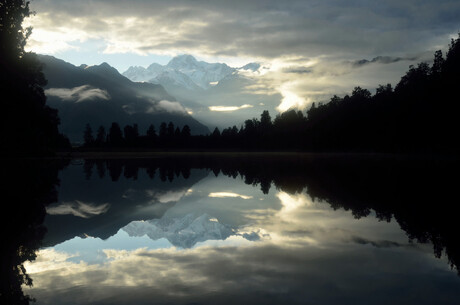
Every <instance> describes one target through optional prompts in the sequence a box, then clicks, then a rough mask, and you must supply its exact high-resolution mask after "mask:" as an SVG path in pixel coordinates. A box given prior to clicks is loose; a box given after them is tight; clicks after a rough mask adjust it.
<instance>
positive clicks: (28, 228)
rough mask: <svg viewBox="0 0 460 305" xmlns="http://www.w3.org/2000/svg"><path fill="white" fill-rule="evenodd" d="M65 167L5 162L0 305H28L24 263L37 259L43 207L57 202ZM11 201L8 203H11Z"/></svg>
mask: <svg viewBox="0 0 460 305" xmlns="http://www.w3.org/2000/svg"><path fill="white" fill-rule="evenodd" d="M63 166H64V164H63V163H62V162H57V161H48V162H47V161H41V162H38V161H26V160H19V161H17V160H15V161H12V160H4V166H3V168H2V171H1V174H0V177H1V181H2V184H1V187H0V188H1V194H2V196H3V200H5V201H6V200H8V201H9V202H4V203H5V204H8V208H7V210H4V214H3V215H4V216H5V219H4V220H3V221H2V226H3V228H2V232H3V233H4V234H3V240H2V251H1V257H0V258H1V259H0V262H1V263H0V266H1V272H0V276H1V281H0V283H1V286H0V303H1V304H29V302H30V301H31V300H32V298H31V297H29V296H27V295H24V293H23V291H22V287H21V286H22V285H28V286H31V285H32V279H31V278H30V277H29V275H28V274H27V273H26V270H25V268H24V265H23V264H24V262H26V261H31V260H34V259H35V258H36V251H37V250H38V248H39V247H40V243H41V240H42V239H43V236H44V234H45V232H46V229H45V227H44V226H43V225H42V224H43V220H44V217H45V214H46V210H45V206H46V205H48V204H50V203H52V202H55V201H57V190H56V186H57V184H58V178H57V174H58V170H59V169H60V168H62V167H63ZM10 200H11V201H10Z"/></svg>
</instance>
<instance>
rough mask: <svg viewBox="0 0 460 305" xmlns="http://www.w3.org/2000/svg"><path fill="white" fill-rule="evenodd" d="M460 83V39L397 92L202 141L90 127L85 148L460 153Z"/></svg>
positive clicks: (256, 122) (355, 98) (358, 94)
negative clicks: (459, 120)
mask: <svg viewBox="0 0 460 305" xmlns="http://www.w3.org/2000/svg"><path fill="white" fill-rule="evenodd" d="M459 79H460V34H459V38H457V39H452V40H451V43H450V45H449V48H448V52H447V54H446V57H445V58H444V56H443V53H442V51H436V52H435V54H434V60H433V63H432V65H429V64H428V63H426V62H421V63H419V64H418V65H417V66H410V67H409V70H408V71H407V72H406V74H405V75H404V76H403V77H402V78H401V80H400V81H399V83H398V84H397V85H396V86H395V87H394V88H393V86H392V85H391V84H386V85H379V86H378V88H376V90H375V94H372V93H371V92H370V91H369V90H367V89H364V88H362V87H360V86H357V87H355V88H354V89H353V91H352V92H351V94H350V95H345V96H343V97H339V96H337V95H334V96H333V97H332V98H331V99H330V101H329V102H327V103H318V104H316V103H313V104H312V105H311V107H310V108H309V109H308V110H306V111H305V112H302V111H298V110H289V111H286V112H283V113H281V114H278V115H277V116H276V117H275V118H274V119H273V120H272V118H271V116H270V114H269V112H268V111H263V113H262V114H261V116H260V119H258V118H253V119H249V120H246V121H245V122H244V124H242V125H241V126H240V127H237V126H232V127H228V128H225V129H223V130H222V131H221V130H219V129H218V128H215V129H214V131H213V132H212V133H210V134H208V135H201V136H191V131H190V128H189V127H188V126H184V127H183V128H182V129H180V128H179V127H175V126H174V124H173V123H172V122H170V123H169V124H166V123H162V124H161V126H160V132H159V134H158V135H157V134H156V132H155V128H154V126H153V125H151V126H150V128H149V130H147V131H146V134H145V135H142V136H141V135H139V132H138V130H137V125H136V124H134V125H132V126H129V125H128V126H126V127H125V128H124V129H123V132H122V131H121V129H120V127H119V126H118V124H116V123H114V124H112V126H111V127H110V131H109V133H108V135H107V136H106V135H105V129H103V127H100V128H99V130H98V132H97V136H96V137H95V138H93V137H92V131H91V128H90V127H88V126H87V128H86V130H85V133H84V139H85V146H89V147H91V146H92V147H94V146H101V145H102V146H104V145H106V146H109V147H117V146H118V147H123V146H124V147H150V148H152V147H156V148H159V149H164V148H185V149H198V150H272V151H273V150H275V151H276V150H299V151H334V152H337V151H346V152H454V153H458V152H459V151H460V145H459V143H458V141H457V140H456V139H457V137H458V131H459V124H458V113H459V110H460V103H459V102H460V101H459V94H458V89H457V86H458V80H459ZM104 139H105V141H104Z"/></svg>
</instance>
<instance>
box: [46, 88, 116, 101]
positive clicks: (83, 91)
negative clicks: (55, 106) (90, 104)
mask: <svg viewBox="0 0 460 305" xmlns="http://www.w3.org/2000/svg"><path fill="white" fill-rule="evenodd" d="M45 94H46V95H48V96H55V97H58V98H60V99H62V100H64V101H70V102H75V103H80V102H83V101H88V100H94V99H102V100H109V99H110V95H109V93H108V92H107V91H106V90H102V89H98V88H93V87H91V86H90V85H83V86H80V87H74V88H70V89H69V88H50V89H46V90H45Z"/></svg>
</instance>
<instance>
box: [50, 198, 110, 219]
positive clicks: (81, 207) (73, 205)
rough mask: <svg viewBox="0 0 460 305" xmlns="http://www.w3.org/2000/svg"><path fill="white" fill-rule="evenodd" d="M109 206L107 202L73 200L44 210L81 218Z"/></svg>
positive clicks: (102, 212) (101, 211) (101, 212)
mask: <svg viewBox="0 0 460 305" xmlns="http://www.w3.org/2000/svg"><path fill="white" fill-rule="evenodd" d="M109 208H110V204H109V203H104V204H100V205H94V204H92V203H85V202H82V201H79V200H75V201H72V202H64V203H62V204H60V205H58V206H50V207H47V208H46V212H47V213H48V214H50V215H73V216H77V217H81V218H91V217H93V216H97V215H101V214H104V213H106V212H107V211H108V210H109Z"/></svg>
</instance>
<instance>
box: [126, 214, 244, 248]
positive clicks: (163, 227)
mask: <svg viewBox="0 0 460 305" xmlns="http://www.w3.org/2000/svg"><path fill="white" fill-rule="evenodd" d="M122 230H124V231H125V232H127V233H128V235H129V236H143V235H147V236H148V237H150V238H151V239H152V240H158V239H160V238H166V239H167V240H169V242H170V243H171V244H173V245H174V246H176V247H180V248H184V249H185V248H191V247H193V246H194V245H195V244H196V243H197V242H203V241H206V240H225V239H227V238H228V237H230V236H231V235H234V234H235V230H234V229H233V228H231V227H230V226H228V225H225V224H222V223H220V222H219V221H218V220H217V219H215V218H213V217H211V216H209V215H208V214H206V213H205V214H203V215H195V214H193V213H191V214H187V215H185V216H184V217H182V218H168V217H163V218H160V219H152V220H147V221H133V222H131V223H129V224H128V225H127V226H125V227H124V228H122Z"/></svg>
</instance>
